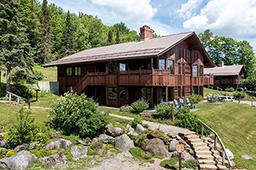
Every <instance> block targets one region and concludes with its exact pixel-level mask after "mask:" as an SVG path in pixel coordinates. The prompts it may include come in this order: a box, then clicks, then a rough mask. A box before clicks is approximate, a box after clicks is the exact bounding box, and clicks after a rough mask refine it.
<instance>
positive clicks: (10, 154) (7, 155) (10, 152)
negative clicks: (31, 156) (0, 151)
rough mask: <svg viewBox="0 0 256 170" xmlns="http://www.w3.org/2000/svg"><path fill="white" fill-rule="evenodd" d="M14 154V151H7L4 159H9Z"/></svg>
mask: <svg viewBox="0 0 256 170" xmlns="http://www.w3.org/2000/svg"><path fill="white" fill-rule="evenodd" d="M14 154H16V152H15V151H14V150H9V151H8V152H7V153H6V157H10V156H12V155H14Z"/></svg>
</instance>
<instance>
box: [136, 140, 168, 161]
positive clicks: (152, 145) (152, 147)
mask: <svg viewBox="0 0 256 170" xmlns="http://www.w3.org/2000/svg"><path fill="white" fill-rule="evenodd" d="M139 146H140V147H141V148H142V149H143V150H145V151H148V152H151V153H153V154H159V155H162V156H164V157H167V156H169V153H168V150H167V149H166V148H165V145H164V142H163V141H162V140H161V139H159V138H153V139H141V140H140V141H139Z"/></svg>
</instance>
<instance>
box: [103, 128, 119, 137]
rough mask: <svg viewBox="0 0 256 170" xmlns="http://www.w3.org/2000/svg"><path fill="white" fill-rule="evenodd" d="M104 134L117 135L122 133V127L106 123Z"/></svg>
mask: <svg viewBox="0 0 256 170" xmlns="http://www.w3.org/2000/svg"><path fill="white" fill-rule="evenodd" d="M106 128H107V129H106V134H108V135H110V136H113V137H117V136H120V135H122V134H123V129H122V128H119V127H113V126H112V125H107V127H106Z"/></svg>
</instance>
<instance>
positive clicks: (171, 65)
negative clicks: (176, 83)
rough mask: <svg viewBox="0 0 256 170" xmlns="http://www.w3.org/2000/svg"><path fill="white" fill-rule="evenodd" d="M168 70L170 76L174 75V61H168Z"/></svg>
mask: <svg viewBox="0 0 256 170" xmlns="http://www.w3.org/2000/svg"><path fill="white" fill-rule="evenodd" d="M168 68H169V69H170V74H174V61H173V60H168Z"/></svg>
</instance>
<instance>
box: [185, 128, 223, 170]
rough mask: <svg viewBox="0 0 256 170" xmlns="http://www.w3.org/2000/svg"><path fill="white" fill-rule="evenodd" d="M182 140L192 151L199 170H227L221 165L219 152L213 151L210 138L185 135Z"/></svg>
mask: <svg viewBox="0 0 256 170" xmlns="http://www.w3.org/2000/svg"><path fill="white" fill-rule="evenodd" d="M184 140H185V141H186V142H187V143H188V144H189V145H190V146H191V148H192V149H193V150H194V154H195V155H194V156H195V158H196V159H197V160H198V163H199V168H200V170H228V168H227V167H226V166H224V165H223V164H222V157H221V154H220V152H219V151H217V150H214V147H213V140H212V139H211V138H208V137H201V136H199V135H197V134H195V133H193V134H188V135H185V136H184Z"/></svg>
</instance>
